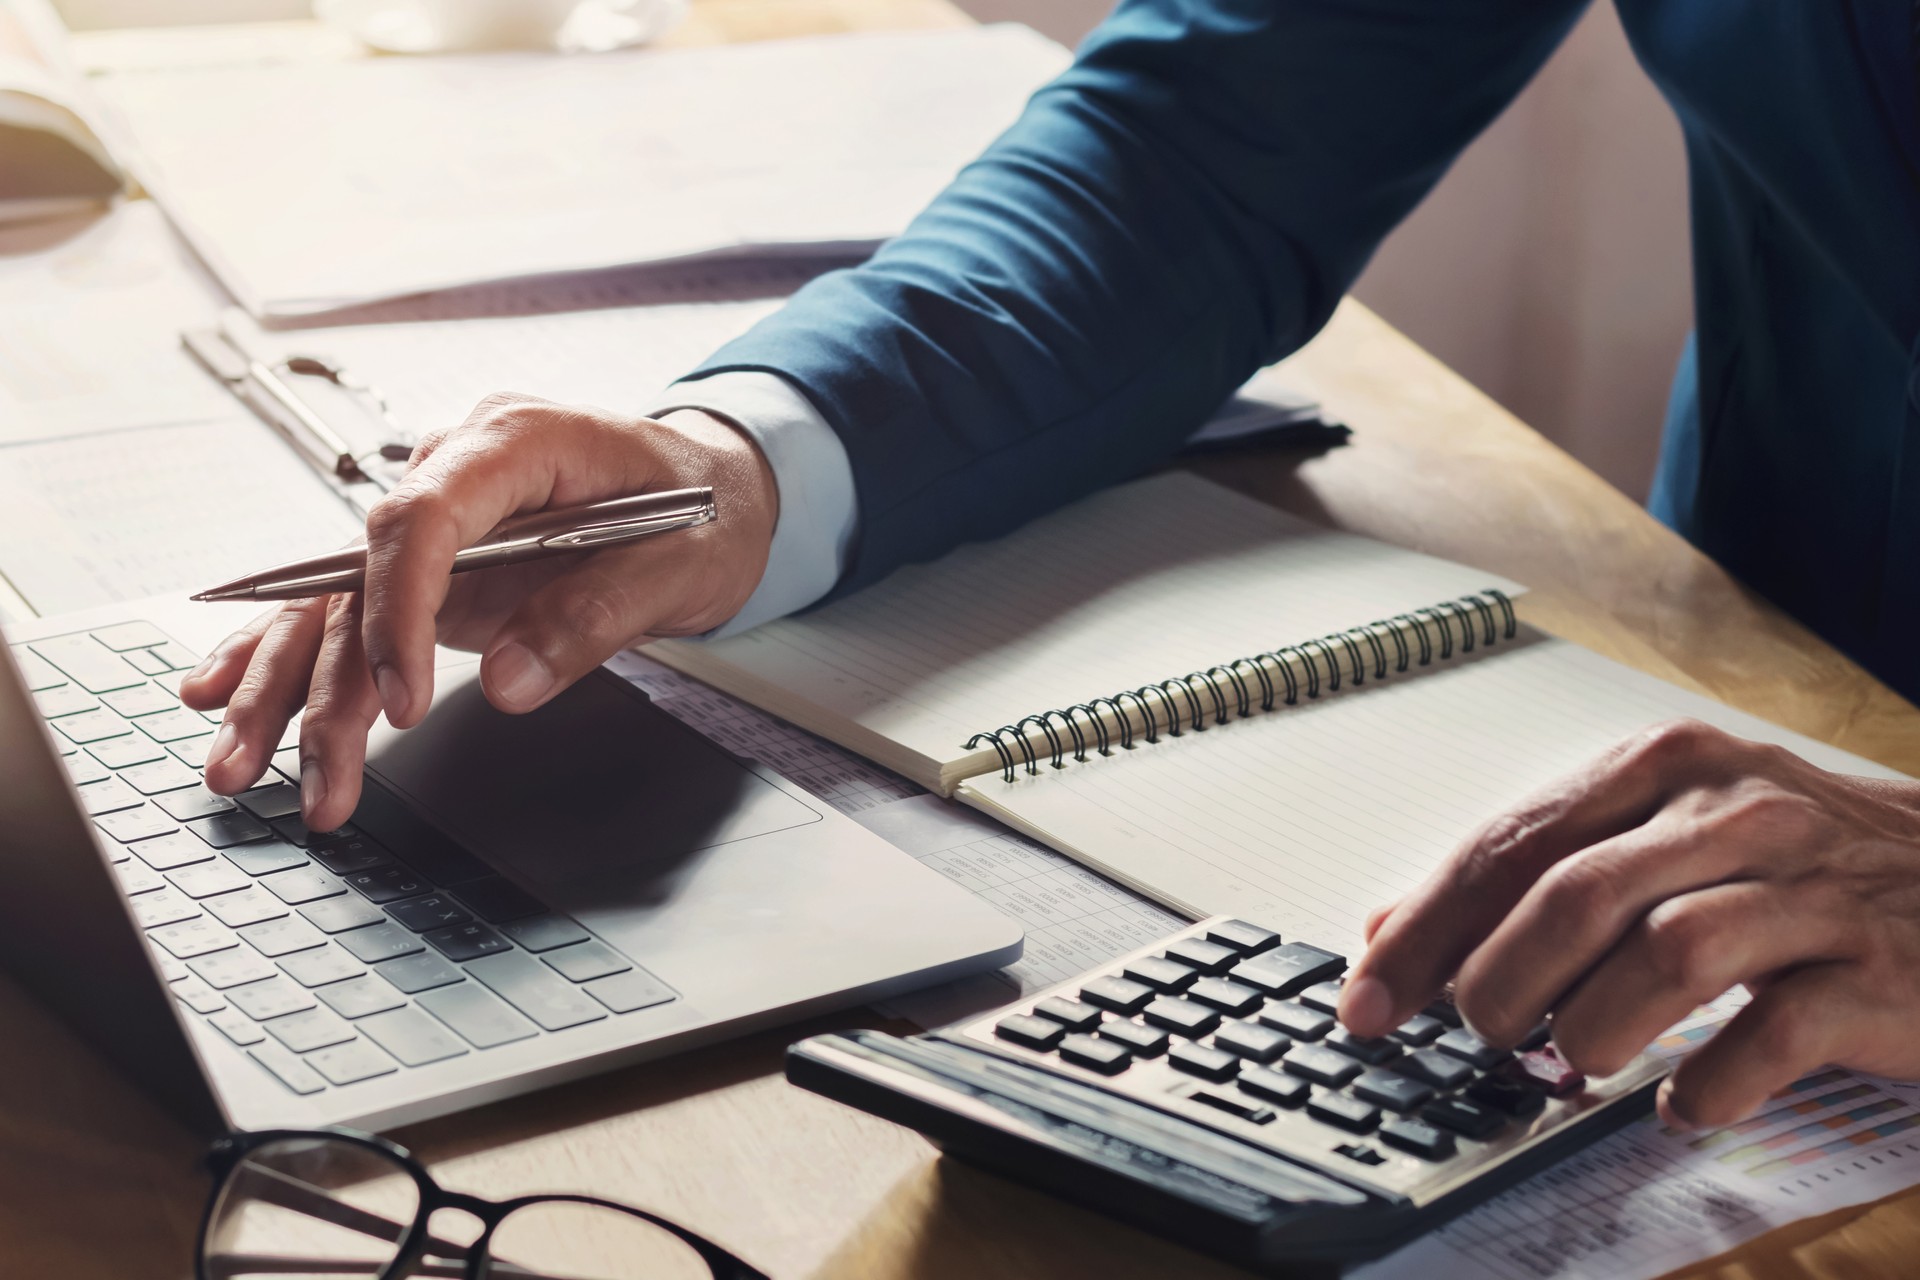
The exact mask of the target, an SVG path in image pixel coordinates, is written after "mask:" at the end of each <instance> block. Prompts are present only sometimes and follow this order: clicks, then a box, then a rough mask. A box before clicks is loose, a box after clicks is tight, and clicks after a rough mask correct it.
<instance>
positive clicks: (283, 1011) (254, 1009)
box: [227, 976, 313, 1022]
mask: <svg viewBox="0 0 1920 1280" xmlns="http://www.w3.org/2000/svg"><path fill="white" fill-rule="evenodd" d="M227 1002H228V1003H229V1004H231V1005H232V1006H233V1007H234V1008H236V1009H238V1010H239V1011H240V1012H242V1013H244V1014H246V1015H247V1016H248V1017H249V1018H252V1019H253V1020H254V1021H255V1022H265V1021H267V1020H268V1019H270V1018H281V1017H285V1016H286V1015H287V1014H289V1013H299V1012H301V1011H302V1010H304V1009H311V1008H313V994H312V993H311V992H309V991H308V990H306V989H305V988H304V987H298V986H295V985H294V984H293V983H291V982H289V981H287V980H286V979H285V978H283V977H279V976H275V977H271V978H268V979H266V980H265V981H263V982H249V983H248V984H247V985H245V986H244V987H235V988H233V989H232V990H230V991H228V992H227Z"/></svg>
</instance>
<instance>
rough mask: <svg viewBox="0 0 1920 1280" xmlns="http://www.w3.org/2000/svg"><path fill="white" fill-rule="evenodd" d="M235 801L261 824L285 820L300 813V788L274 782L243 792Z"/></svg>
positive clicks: (290, 784) (287, 783)
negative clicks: (279, 819)
mask: <svg viewBox="0 0 1920 1280" xmlns="http://www.w3.org/2000/svg"><path fill="white" fill-rule="evenodd" d="M235 799H237V800H239V802H240V807H241V808H243V809H245V810H246V811H247V812H248V813H250V814H252V815H253V816H254V817H256V818H258V819H260V820H261V821H262V822H271V821H273V820H274V819H275V818H285V817H288V816H290V815H292V814H296V813H299V812H300V788H298V787H296V786H294V785H293V784H292V783H289V782H280V781H277V780H276V781H274V782H271V783H269V784H268V785H266V786H264V787H255V788H254V789H253V790H251V791H243V792H241V793H240V794H239V795H238V796H236V797H235Z"/></svg>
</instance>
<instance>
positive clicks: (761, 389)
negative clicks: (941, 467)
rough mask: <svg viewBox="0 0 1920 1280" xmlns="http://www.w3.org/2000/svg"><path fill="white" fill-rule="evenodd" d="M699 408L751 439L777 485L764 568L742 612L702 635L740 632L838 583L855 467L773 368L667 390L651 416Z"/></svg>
mask: <svg viewBox="0 0 1920 1280" xmlns="http://www.w3.org/2000/svg"><path fill="white" fill-rule="evenodd" d="M675 409H699V410H701V411H702V412H704V413H710V414H712V415H714V416H715V417H716V418H724V419H726V420H727V421H728V422H730V423H732V424H733V425H734V426H735V427H738V428H739V429H740V430H742V431H744V432H746V433H747V435H749V436H751V437H752V438H753V442H754V443H755V444H757V445H759V446H760V451H761V452H762V453H764V454H765V455H766V457H767V464H768V465H769V466H771V467H772V468H773V480H774V484H776V485H777V486H778V487H779V489H780V519H779V520H778V521H777V522H776V523H775V524H774V529H773V545H772V546H771V547H770V548H769V549H768V552H767V572H766V575H765V576H764V577H762V578H761V579H760V585H759V586H758V587H756V588H754V592H753V594H752V595H751V596H748V597H747V602H746V603H745V604H744V605H742V606H740V612H739V613H736V614H734V615H733V618H732V619H731V620H730V621H728V622H726V623H723V624H722V625H720V626H718V627H715V628H714V629H713V630H712V631H709V632H707V633H706V634H705V635H703V636H701V637H699V638H700V639H703V640H707V639H719V638H722V637H725V636H732V635H738V634H739V633H741V632H742V631H746V630H748V629H750V628H752V627H757V626H759V625H760V624H761V623H763V622H771V621H773V620H774V619H775V618H784V617H785V616H786V615H788V614H790V613H794V612H797V611H798V610H801V609H804V608H806V607H807V606H808V605H810V604H812V603H813V602H814V601H816V600H818V599H819V598H820V597H821V596H824V595H826V594H827V592H829V591H831V590H833V584H834V583H836V582H838V581H839V580H840V575H841V573H842V572H843V571H844V570H845V568H846V562H847V554H848V550H849V548H851V547H852V545H853V535H854V529H855V527H856V526H857V524H858V522H859V509H858V507H857V506H856V505H855V495H854V487H853V464H852V463H851V462H849V461H848V460H847V448H846V446H845V445H843V444H841V443H840V437H839V436H837V435H835V434H834V430H833V428H832V427H830V426H828V425H827V420H826V419H825V418H823V417H821V416H820V412H819V410H817V409H815V408H814V407H813V403H812V402H811V401H809V400H808V399H807V398H806V396H805V395H803V394H801V392H800V389H799V388H798V387H796V386H794V385H793V384H792V383H791V382H788V381H787V380H786V379H785V378H782V377H780V376H778V375H777V374H771V373H756V372H749V371H738V372H733V373H716V374H714V375H713V376H712V377H708V378H699V379H696V380H695V381H692V382H676V383H674V384H673V385H672V386H670V387H668V388H667V389H666V391H665V393H664V394H663V397H662V400H661V402H660V404H659V405H657V406H656V407H654V408H652V409H650V410H648V411H647V416H648V417H650V418H658V417H661V416H663V415H665V414H669V413H672V412H673V411H674V410H675Z"/></svg>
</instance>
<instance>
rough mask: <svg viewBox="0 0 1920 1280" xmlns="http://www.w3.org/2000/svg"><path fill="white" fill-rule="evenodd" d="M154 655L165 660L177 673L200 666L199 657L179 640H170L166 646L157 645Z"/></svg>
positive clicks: (154, 648)
mask: <svg viewBox="0 0 1920 1280" xmlns="http://www.w3.org/2000/svg"><path fill="white" fill-rule="evenodd" d="M152 653H153V655H154V656H155V657H157V658H162V659H164V660H165V661H166V664H167V665H168V666H170V667H172V668H173V669H174V670H175V671H191V670H192V669H193V668H195V667H197V666H199V665H200V657H199V655H198V654H196V653H194V651H193V650H191V649H189V648H187V646H185V645H183V644H181V643H180V642H179V641H177V640H168V641H166V642H165V643H164V644H158V645H155V646H154V647H153V649H152Z"/></svg>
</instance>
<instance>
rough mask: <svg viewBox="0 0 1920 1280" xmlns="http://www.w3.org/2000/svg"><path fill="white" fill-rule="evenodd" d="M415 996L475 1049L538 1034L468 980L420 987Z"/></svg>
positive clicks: (532, 1027) (534, 1029)
mask: <svg viewBox="0 0 1920 1280" xmlns="http://www.w3.org/2000/svg"><path fill="white" fill-rule="evenodd" d="M415 999H416V1000H417V1002H418V1003H419V1005H420V1007H421V1008H422V1009H425V1010H426V1011H427V1012H428V1013H430V1014H432V1015H433V1016H434V1017H436V1018H438V1019H440V1021H442V1022H444V1023H446V1024H447V1025H448V1026H449V1027H452V1028H453V1029H454V1030H455V1031H457V1032H459V1034H460V1037H461V1038H462V1039H463V1040H465V1041H466V1042H467V1043H468V1044H471V1045H472V1046H473V1047H474V1048H476V1049H491V1048H493V1047H495V1046H496V1045H503V1044H511V1043H513V1042H514V1041H515V1040H525V1039H527V1038H529V1037H531V1036H535V1035H538V1034H539V1032H538V1030H537V1029H536V1028H535V1027H534V1025H533V1024H532V1023H531V1022H528V1021H527V1020H526V1019H525V1018H523V1017H521V1016H520V1015H519V1014H517V1013H515V1012H514V1011H513V1010H512V1009H509V1008H508V1007H507V1006H506V1005H504V1004H502V1003H501V1002H500V999H499V998H498V997H497V996H494V995H492V994H491V993H489V992H488V991H486V990H485V989H483V988H481V987H480V986H478V985H476V984H474V983H471V982H463V983H461V984H460V985H459V986H457V987H441V988H439V989H438V990H435V991H423V992H421V993H420V995H419V996H417V997H415Z"/></svg>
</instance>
